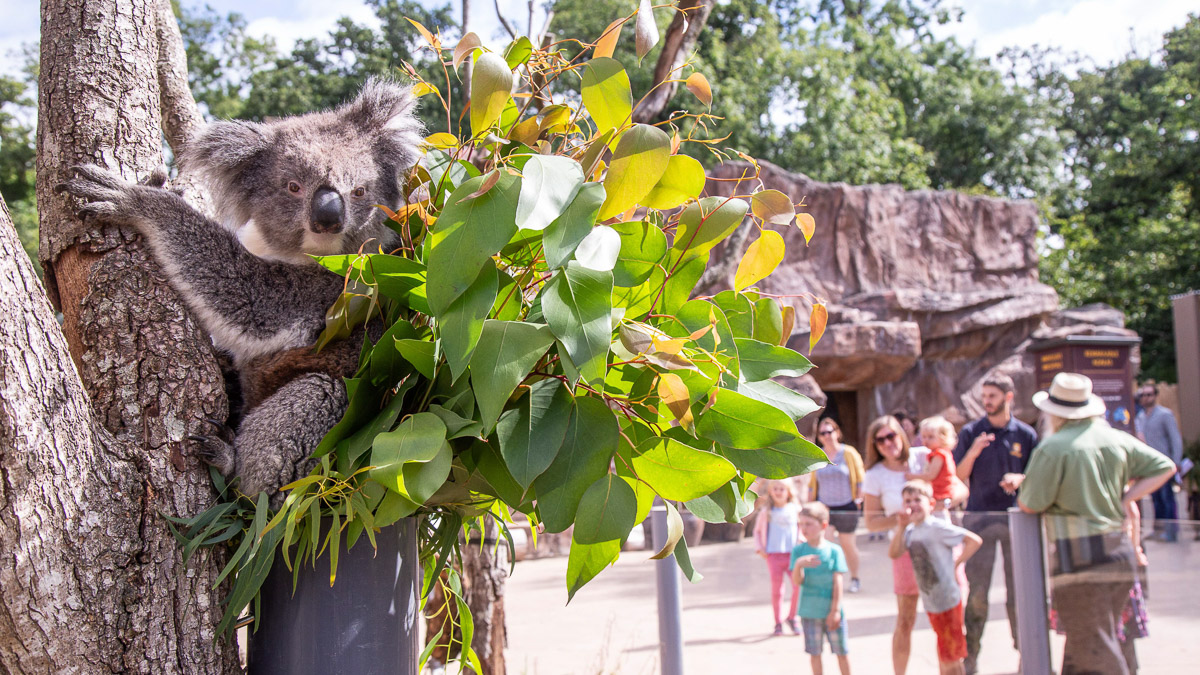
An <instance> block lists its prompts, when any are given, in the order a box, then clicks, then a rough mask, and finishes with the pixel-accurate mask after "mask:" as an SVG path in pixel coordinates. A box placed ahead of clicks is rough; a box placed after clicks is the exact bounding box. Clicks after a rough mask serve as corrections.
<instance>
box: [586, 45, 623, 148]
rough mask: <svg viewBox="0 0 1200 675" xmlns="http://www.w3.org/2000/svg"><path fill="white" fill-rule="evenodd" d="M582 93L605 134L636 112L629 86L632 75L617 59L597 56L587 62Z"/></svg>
mask: <svg viewBox="0 0 1200 675" xmlns="http://www.w3.org/2000/svg"><path fill="white" fill-rule="evenodd" d="M581 84H582V88H581V90H580V94H581V96H582V98H583V105H584V106H585V107H586V108H587V110H588V114H590V115H591V116H592V121H593V122H595V123H596V132H597V133H604V132H605V131H608V130H610V129H616V128H618V127H622V126H624V125H625V123H626V122H627V121H629V118H630V116H631V115H632V114H633V92H632V90H631V89H630V88H629V75H628V74H627V73H626V72H625V68H624V67H622V66H621V64H620V63H618V62H617V61H615V60H613V59H610V58H607V57H601V58H595V59H592V60H591V61H588V63H587V68H586V69H585V70H584V71H583V77H582V83H581Z"/></svg>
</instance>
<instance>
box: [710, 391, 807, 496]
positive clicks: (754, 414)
mask: <svg viewBox="0 0 1200 675" xmlns="http://www.w3.org/2000/svg"><path fill="white" fill-rule="evenodd" d="M713 396H714V397H715V400H714V402H713V404H712V406H711V407H709V409H708V410H705V411H704V413H703V414H701V415H700V418H699V419H698V420H697V421H696V433H698V434H700V436H702V437H704V438H707V439H709V440H712V441H716V442H717V443H720V444H721V445H723V446H726V447H730V448H750V449H753V448H766V447H769V446H772V445H775V444H777V443H784V442H787V441H790V440H792V439H794V438H798V437H799V434H797V433H796V425H795V423H793V422H792V420H791V418H790V417H788V416H787V415H786V414H785V413H784V412H782V411H781V410H779V409H777V408H774V407H772V406H770V405H767V404H764V403H761V402H759V401H756V400H754V399H752V398H750V397H748V396H744V395H742V394H739V393H738V392H736V391H732V390H730V389H723V388H722V389H717V390H715V391H714V392H713ZM731 477H732V476H731ZM705 494H707V493H705Z"/></svg>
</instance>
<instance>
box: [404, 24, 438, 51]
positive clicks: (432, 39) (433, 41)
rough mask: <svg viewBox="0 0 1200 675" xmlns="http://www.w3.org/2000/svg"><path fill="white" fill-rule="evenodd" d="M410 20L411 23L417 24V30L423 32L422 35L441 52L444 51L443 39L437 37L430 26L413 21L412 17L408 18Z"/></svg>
mask: <svg viewBox="0 0 1200 675" xmlns="http://www.w3.org/2000/svg"><path fill="white" fill-rule="evenodd" d="M404 18H406V19H408V17H404ZM408 22H409V23H411V24H412V25H413V26H416V28H417V31H418V32H420V33H421V37H423V38H425V41H426V42H428V43H429V45H430V46H431V47H433V48H434V49H436V50H438V51H439V52H440V51H442V41H441V40H439V39H437V37H436V36H434V34H433V33H430V32H429V29H428V28H426V27H425V26H422V25H421V24H420V23H417V22H416V21H413V20H412V19H408Z"/></svg>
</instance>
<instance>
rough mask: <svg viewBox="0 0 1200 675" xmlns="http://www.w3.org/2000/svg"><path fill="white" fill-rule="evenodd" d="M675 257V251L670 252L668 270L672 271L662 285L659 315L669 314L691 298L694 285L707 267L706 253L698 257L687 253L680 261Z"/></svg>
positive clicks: (707, 255) (707, 254)
mask: <svg viewBox="0 0 1200 675" xmlns="http://www.w3.org/2000/svg"><path fill="white" fill-rule="evenodd" d="M677 256H678V253H677V252H676V251H672V252H671V255H669V256H668V260H670V261H671V265H670V267H669V269H671V270H673V271H672V272H671V276H670V277H669V278H668V279H667V281H666V283H665V284H664V285H663V291H662V298H661V299H660V300H659V304H658V305H657V312H658V313H659V314H671V313H673V312H675V310H676V309H678V308H679V307H680V306H681V305H683V303H685V302H687V301H688V298H690V297H692V291H693V290H695V288H696V283H697V282H698V281H700V277H702V276H704V270H705V269H706V268H707V267H708V258H709V253H708V251H705V252H704V253H702V254H699V255H695V254H692V253H687V254H685V255H684V257H683V259H682V260H679V259H678V257H677Z"/></svg>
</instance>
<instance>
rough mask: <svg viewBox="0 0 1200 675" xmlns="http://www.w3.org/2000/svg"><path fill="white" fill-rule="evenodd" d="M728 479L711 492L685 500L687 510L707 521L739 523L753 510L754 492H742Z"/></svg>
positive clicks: (734, 482)
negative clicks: (688, 500)
mask: <svg viewBox="0 0 1200 675" xmlns="http://www.w3.org/2000/svg"><path fill="white" fill-rule="evenodd" d="M736 483H737V481H736V480H734V481H730V482H728V483H726V484H725V485H722V486H721V487H720V488H719V489H717V490H715V491H713V492H712V494H708V495H705V496H703V497H698V498H696V499H693V500H691V501H690V502H687V503H686V504H685V506H687V510H688V511H691V512H692V513H693V514H695V515H696V517H698V518H700V519H701V520H704V521H705V522H709V523H740V522H741V521H742V519H743V518H745V517H746V516H748V515H750V514H751V512H753V511H754V499H755V496H756V495H755V494H754V493H753V492H742V491H741V490H739V489H738V487H737V485H736Z"/></svg>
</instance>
